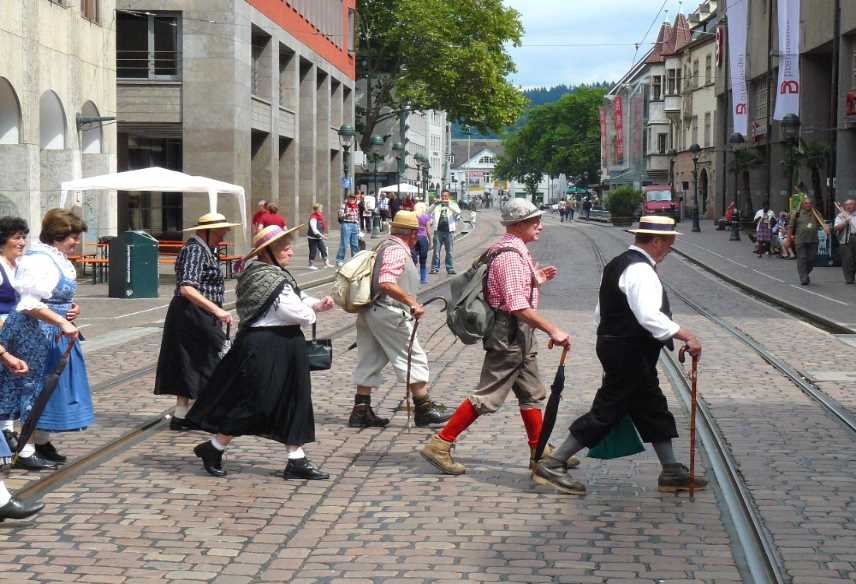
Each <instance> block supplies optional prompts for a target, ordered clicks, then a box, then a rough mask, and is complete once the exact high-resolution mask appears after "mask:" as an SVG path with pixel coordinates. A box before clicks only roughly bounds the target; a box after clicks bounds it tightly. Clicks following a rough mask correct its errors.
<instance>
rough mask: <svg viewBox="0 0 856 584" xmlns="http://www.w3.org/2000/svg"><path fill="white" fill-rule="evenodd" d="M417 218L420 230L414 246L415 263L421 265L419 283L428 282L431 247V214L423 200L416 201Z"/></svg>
mask: <svg viewBox="0 0 856 584" xmlns="http://www.w3.org/2000/svg"><path fill="white" fill-rule="evenodd" d="M415 213H416V218H417V219H418V220H419V231H417V233H416V245H414V246H413V251H412V255H413V263H414V264H416V265H417V266H418V267H419V283H420V284H427V283H428V251H429V250H430V249H431V238H432V237H433V234H432V233H431V214H430V213H428V206H427V205H426V204H425V203H423V202H422V201H420V202H418V203H416V209H415Z"/></svg>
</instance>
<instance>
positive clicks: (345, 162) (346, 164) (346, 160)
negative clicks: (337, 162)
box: [342, 145, 351, 201]
mask: <svg viewBox="0 0 856 584" xmlns="http://www.w3.org/2000/svg"><path fill="white" fill-rule="evenodd" d="M342 148H343V149H344V151H345V152H344V156H343V157H342V166H343V167H344V168H343V170H344V174H345V188H344V191H345V194H344V196H343V197H342V200H343V201H347V200H348V190H349V186H348V174H349V173H348V170H349V168H348V167H349V166H350V164H349V163H350V161H351V159H350V156H351V154H350V152H349V150H350V149H351V147H350V146H347V145H345V146H342Z"/></svg>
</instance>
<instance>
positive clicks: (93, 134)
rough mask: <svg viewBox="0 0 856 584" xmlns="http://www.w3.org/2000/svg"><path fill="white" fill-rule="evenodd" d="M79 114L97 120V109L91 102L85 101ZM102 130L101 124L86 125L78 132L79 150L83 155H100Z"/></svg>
mask: <svg viewBox="0 0 856 584" xmlns="http://www.w3.org/2000/svg"><path fill="white" fill-rule="evenodd" d="M80 113H81V115H83V116H84V117H87V118H97V117H98V116H99V114H98V108H97V107H95V104H94V103H92V102H91V101H87V102H86V103H84V104H83V107H82V108H80ZM103 132H104V130H102V129H101V124H87V125H86V126H85V129H84V130H82V131H81V132H80V150H81V151H82V152H83V153H84V154H101V138H102V136H103Z"/></svg>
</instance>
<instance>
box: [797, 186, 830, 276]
mask: <svg viewBox="0 0 856 584" xmlns="http://www.w3.org/2000/svg"><path fill="white" fill-rule="evenodd" d="M818 229H823V231H824V232H825V233H826V234H827V236H828V235H829V226H827V225H826V223H824V221H823V218H822V217H821V216H820V214H819V213H818V212H817V210H816V209H815V208H814V202H813V201H812V200H811V197H808V196H804V197H803V198H802V201H801V203H800V208H799V209H797V210H796V211H794V212H793V213H791V218H790V235H791V238H792V239H793V240H794V248H795V249H796V252H797V273H798V274H799V277H800V284H802V285H803V286H808V285H809V284H810V283H811V280H810V279H809V274H811V271H812V270H813V269H814V263H815V260H816V259H817V246H818V243H819V241H820V238H819V237H818V235H817V230H818Z"/></svg>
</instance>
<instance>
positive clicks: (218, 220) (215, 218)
mask: <svg viewBox="0 0 856 584" xmlns="http://www.w3.org/2000/svg"><path fill="white" fill-rule="evenodd" d="M240 225H241V224H240V223H229V222H228V221H226V216H225V215H221V214H220V213H206V214H205V215H203V216H202V217H200V218H199V221H197V222H196V225H194V226H193V227H188V228H187V229H185V230H184V231H200V230H202V229H219V228H221V227H239V226H240Z"/></svg>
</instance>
